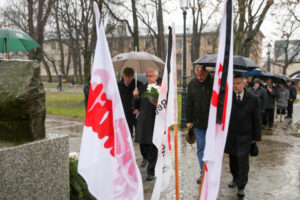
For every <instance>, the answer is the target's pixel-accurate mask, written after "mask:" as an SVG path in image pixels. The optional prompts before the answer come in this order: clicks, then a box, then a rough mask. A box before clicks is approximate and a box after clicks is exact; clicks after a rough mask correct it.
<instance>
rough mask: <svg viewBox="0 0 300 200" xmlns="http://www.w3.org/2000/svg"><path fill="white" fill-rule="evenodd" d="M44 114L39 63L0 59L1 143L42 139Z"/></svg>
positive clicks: (43, 134)
mask: <svg viewBox="0 0 300 200" xmlns="http://www.w3.org/2000/svg"><path fill="white" fill-rule="evenodd" d="M45 115H46V106H45V91H44V87H43V84H42V82H41V78H40V64H39V62H37V61H16V60H8V61H3V60H0V140H6V141H21V142H23V141H33V140H37V139H41V138H44V137H45Z"/></svg>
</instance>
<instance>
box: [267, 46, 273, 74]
mask: <svg viewBox="0 0 300 200" xmlns="http://www.w3.org/2000/svg"><path fill="white" fill-rule="evenodd" d="M267 54H268V71H269V72H271V73H272V71H271V58H270V49H268V53H267Z"/></svg>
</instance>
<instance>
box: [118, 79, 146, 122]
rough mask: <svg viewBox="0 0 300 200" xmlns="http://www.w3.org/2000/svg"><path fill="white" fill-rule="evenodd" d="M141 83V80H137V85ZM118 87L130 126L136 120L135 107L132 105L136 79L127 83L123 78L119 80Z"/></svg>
mask: <svg viewBox="0 0 300 200" xmlns="http://www.w3.org/2000/svg"><path fill="white" fill-rule="evenodd" d="M141 85H143V84H142V83H141V82H140V81H137V86H138V87H139V86H141ZM118 87H119V92H120V96H121V100H122V104H123V109H124V112H125V116H126V120H127V123H128V125H129V126H130V125H131V126H132V125H133V124H135V121H136V118H135V115H134V114H132V112H133V109H134V108H133V106H132V99H133V90H134V89H135V79H133V80H132V81H131V83H130V84H129V85H126V84H125V83H124V80H123V79H122V80H121V81H120V82H118Z"/></svg>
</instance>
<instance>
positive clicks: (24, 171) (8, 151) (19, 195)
mask: <svg viewBox="0 0 300 200" xmlns="http://www.w3.org/2000/svg"><path fill="white" fill-rule="evenodd" d="M69 187H70V186H69V144H68V137H67V136H58V135H52V137H51V138H48V136H47V138H45V139H41V140H38V141H34V142H29V143H26V144H23V145H18V146H15V147H9V148H0V199H5V200H34V199H36V200H56V199H57V200H69V199H70V191H69V190H70V189H69Z"/></svg>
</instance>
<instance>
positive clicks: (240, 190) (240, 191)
mask: <svg viewBox="0 0 300 200" xmlns="http://www.w3.org/2000/svg"><path fill="white" fill-rule="evenodd" d="M236 194H237V196H238V197H239V198H241V199H242V198H244V197H245V192H244V189H238V191H237V193H236Z"/></svg>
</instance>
